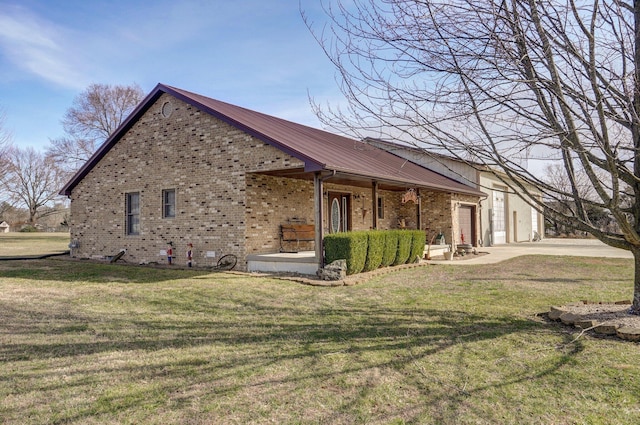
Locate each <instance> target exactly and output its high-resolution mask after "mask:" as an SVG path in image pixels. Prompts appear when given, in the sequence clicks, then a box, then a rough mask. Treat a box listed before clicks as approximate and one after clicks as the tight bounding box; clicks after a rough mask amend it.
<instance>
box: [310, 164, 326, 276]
mask: <svg viewBox="0 0 640 425" xmlns="http://www.w3.org/2000/svg"><path fill="white" fill-rule="evenodd" d="M323 186H324V185H323V182H322V178H321V177H320V173H319V172H318V173H314V175H313V198H314V202H313V203H314V217H315V218H314V221H315V225H316V226H315V231H316V234H315V244H314V246H315V249H316V254H315V255H316V261H318V269H321V268H322V267H323V266H324V246H323V237H324V235H323V232H322V211H323V209H324V206H323V202H324V198H323V195H322V192H324V190H323Z"/></svg>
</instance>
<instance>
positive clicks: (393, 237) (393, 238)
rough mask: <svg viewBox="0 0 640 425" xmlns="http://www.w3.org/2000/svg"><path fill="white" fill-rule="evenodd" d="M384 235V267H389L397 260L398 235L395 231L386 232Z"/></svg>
mask: <svg viewBox="0 0 640 425" xmlns="http://www.w3.org/2000/svg"><path fill="white" fill-rule="evenodd" d="M383 233H384V252H383V254H382V264H381V265H382V267H389V266H390V265H391V264H393V260H395V259H396V252H397V251H398V233H397V232H396V231H395V230H385V231H383Z"/></svg>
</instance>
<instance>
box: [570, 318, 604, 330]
mask: <svg viewBox="0 0 640 425" xmlns="http://www.w3.org/2000/svg"><path fill="white" fill-rule="evenodd" d="M597 324H598V321H597V320H582V319H578V320H576V321H575V322H574V324H573V325H574V326H575V327H577V328H582V329H588V328H593V327H594V326H595V325H597Z"/></svg>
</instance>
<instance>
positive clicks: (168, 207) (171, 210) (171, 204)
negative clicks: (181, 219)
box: [162, 189, 176, 218]
mask: <svg viewBox="0 0 640 425" xmlns="http://www.w3.org/2000/svg"><path fill="white" fill-rule="evenodd" d="M175 216H176V190H175V189H165V190H163V191H162V218H173V217H175Z"/></svg>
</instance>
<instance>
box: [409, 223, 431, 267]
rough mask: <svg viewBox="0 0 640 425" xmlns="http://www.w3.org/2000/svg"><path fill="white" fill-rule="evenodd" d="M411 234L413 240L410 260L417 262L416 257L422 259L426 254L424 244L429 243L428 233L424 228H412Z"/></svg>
mask: <svg viewBox="0 0 640 425" xmlns="http://www.w3.org/2000/svg"><path fill="white" fill-rule="evenodd" d="M411 234H412V235H413V239H412V240H411V255H409V262H410V263H414V262H416V257H418V259H422V257H423V256H424V246H425V245H426V243H427V235H426V234H425V232H423V231H422V230H412V231H411Z"/></svg>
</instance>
